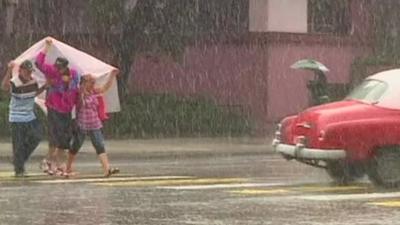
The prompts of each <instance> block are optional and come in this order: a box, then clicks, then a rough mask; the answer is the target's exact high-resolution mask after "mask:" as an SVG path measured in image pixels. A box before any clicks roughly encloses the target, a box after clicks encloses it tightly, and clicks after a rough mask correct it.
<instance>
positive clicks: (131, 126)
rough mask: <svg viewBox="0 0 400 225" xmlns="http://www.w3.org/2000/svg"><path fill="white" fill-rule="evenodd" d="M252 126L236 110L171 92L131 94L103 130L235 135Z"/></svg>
mask: <svg viewBox="0 0 400 225" xmlns="http://www.w3.org/2000/svg"><path fill="white" fill-rule="evenodd" d="M251 130H252V124H251V122H250V121H249V120H248V119H247V118H244V117H243V116H241V115H239V114H238V113H234V112H227V111H225V110H223V109H222V108H221V107H218V106H217V105H215V104H214V103H212V102H210V101H207V100H204V99H196V100H192V99H182V98H177V97H174V96H171V95H140V96H131V97H129V99H128V100H127V101H126V102H125V103H124V105H122V111H121V112H119V113H116V114H113V115H112V117H111V119H110V121H107V122H106V123H105V133H106V134H107V135H110V136H113V137H142V138H147V137H185V136H238V135H246V134H249V133H250V132H251Z"/></svg>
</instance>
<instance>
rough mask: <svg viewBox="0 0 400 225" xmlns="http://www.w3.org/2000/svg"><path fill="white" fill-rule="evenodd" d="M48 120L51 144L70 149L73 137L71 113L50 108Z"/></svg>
mask: <svg viewBox="0 0 400 225" xmlns="http://www.w3.org/2000/svg"><path fill="white" fill-rule="evenodd" d="M47 121H48V127H49V142H50V145H51V146H54V147H56V148H59V149H69V148H70V142H71V138H72V116H71V113H59V112H56V111H54V110H53V109H48V112H47Z"/></svg>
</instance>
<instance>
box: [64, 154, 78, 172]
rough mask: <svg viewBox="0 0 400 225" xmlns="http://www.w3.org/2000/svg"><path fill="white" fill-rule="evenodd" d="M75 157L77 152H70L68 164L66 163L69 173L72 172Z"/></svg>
mask: <svg viewBox="0 0 400 225" xmlns="http://www.w3.org/2000/svg"><path fill="white" fill-rule="evenodd" d="M75 158H76V154H73V153H71V152H68V159H67V165H66V172H67V173H72V171H73V164H74V162H75Z"/></svg>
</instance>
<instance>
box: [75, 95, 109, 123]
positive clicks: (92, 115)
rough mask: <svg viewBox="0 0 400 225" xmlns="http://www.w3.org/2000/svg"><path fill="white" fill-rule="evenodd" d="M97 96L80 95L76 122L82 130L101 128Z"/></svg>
mask: <svg viewBox="0 0 400 225" xmlns="http://www.w3.org/2000/svg"><path fill="white" fill-rule="evenodd" d="M97 97H98V95H96V94H91V95H87V96H84V95H81V99H80V101H79V103H78V107H77V109H78V111H77V120H78V126H79V128H81V129H82V130H98V129H101V128H102V127H103V125H102V123H101V120H100V117H99V111H98V107H99V101H98V99H97Z"/></svg>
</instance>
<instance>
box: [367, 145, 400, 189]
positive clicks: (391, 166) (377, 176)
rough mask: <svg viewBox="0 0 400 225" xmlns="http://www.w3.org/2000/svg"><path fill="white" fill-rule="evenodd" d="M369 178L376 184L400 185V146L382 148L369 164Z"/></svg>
mask: <svg viewBox="0 0 400 225" xmlns="http://www.w3.org/2000/svg"><path fill="white" fill-rule="evenodd" d="M368 176H369V179H370V180H371V181H372V182H373V183H374V184H376V185H379V186H384V187H389V188H391V187H398V186H399V185H400V146H396V147H385V148H380V149H378V151H377V152H376V154H375V156H374V157H373V159H372V160H371V162H370V163H369V166H368Z"/></svg>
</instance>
